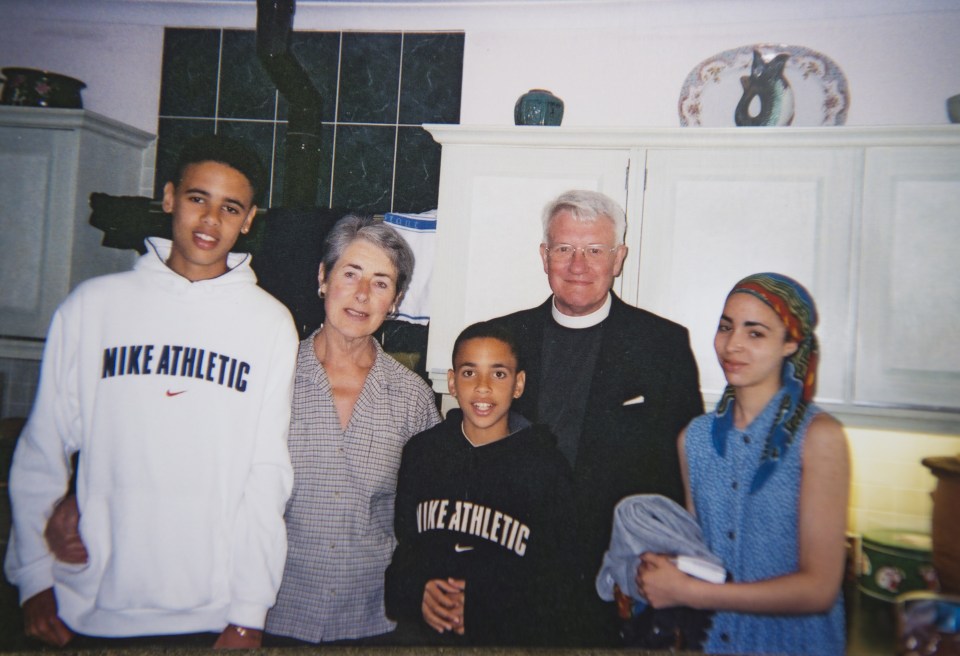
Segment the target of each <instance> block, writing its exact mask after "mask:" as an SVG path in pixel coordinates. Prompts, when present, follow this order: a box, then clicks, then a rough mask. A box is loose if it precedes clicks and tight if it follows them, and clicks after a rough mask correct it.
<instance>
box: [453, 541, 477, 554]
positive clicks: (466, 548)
mask: <svg viewBox="0 0 960 656" xmlns="http://www.w3.org/2000/svg"><path fill="white" fill-rule="evenodd" d="M453 550H454V551H456V552H457V553H463V552H464V551H473V547H471V546H470V545H469V544H468V545H464V546H462V547H461V546H460V544H459V543H457V544H455V545H453Z"/></svg>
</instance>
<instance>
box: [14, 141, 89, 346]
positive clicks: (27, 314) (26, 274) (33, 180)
mask: <svg viewBox="0 0 960 656" xmlns="http://www.w3.org/2000/svg"><path fill="white" fill-rule="evenodd" d="M75 161H76V157H75V153H74V151H73V150H72V149H71V148H70V147H69V144H68V143H66V140H65V139H64V138H63V135H62V134H60V133H58V132H56V131H51V130H6V129H4V130H0V171H3V175H2V176H0V239H2V240H3V254H4V255H3V258H2V259H3V262H2V263H0V289H3V294H2V295H0V299H2V300H0V335H16V336H22V337H32V338H41V337H43V336H44V335H45V334H46V330H47V323H48V322H49V320H50V316H51V315H52V314H53V310H54V309H55V308H56V306H57V304H58V303H59V302H60V301H61V300H62V299H63V295H64V294H65V293H66V288H65V284H64V282H63V279H64V277H65V276H64V275H63V272H64V271H67V270H69V266H70V244H71V242H72V239H73V225H72V222H66V223H67V225H65V226H62V224H63V223H64V221H63V220H62V217H70V216H71V215H72V213H73V206H72V205H71V204H70V202H69V197H68V195H69V192H70V190H72V188H73V185H74V183H75V177H74V175H73V169H72V166H71V165H72V163H73V162H75ZM65 190H66V192H68V193H64V192H65Z"/></svg>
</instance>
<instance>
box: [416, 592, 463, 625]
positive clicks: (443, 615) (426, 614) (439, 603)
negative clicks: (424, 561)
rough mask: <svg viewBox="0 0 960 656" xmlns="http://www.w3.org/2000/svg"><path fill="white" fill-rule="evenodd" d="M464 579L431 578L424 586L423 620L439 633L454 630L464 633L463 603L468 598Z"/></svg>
mask: <svg viewBox="0 0 960 656" xmlns="http://www.w3.org/2000/svg"><path fill="white" fill-rule="evenodd" d="M466 587H467V582H466V581H464V580H463V579H431V580H430V581H427V584H426V585H425V586H423V603H422V604H421V606H420V609H421V612H422V613H423V621H425V622H426V623H427V624H428V625H430V627H431V628H432V629H433V630H434V631H436V632H437V633H443V632H444V631H453V632H454V633H456V634H457V635H463V632H464V626H463V605H464V601H465V600H466V594H465V592H464V589H465V588H466Z"/></svg>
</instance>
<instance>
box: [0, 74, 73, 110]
mask: <svg viewBox="0 0 960 656" xmlns="http://www.w3.org/2000/svg"><path fill="white" fill-rule="evenodd" d="M0 72H2V73H3V77H4V83H3V93H2V94H0V104H2V105H21V106H24V107H62V108H66V109H81V108H82V107H83V100H82V99H81V98H80V90H81V89H83V88H84V87H86V86H87V85H86V84H84V83H83V82H81V81H80V80H76V79H74V78H72V77H67V76H66V75H60V74H59V73H51V72H50V71H40V70H37V69H35V68H4V69H3V70H2V71H0Z"/></svg>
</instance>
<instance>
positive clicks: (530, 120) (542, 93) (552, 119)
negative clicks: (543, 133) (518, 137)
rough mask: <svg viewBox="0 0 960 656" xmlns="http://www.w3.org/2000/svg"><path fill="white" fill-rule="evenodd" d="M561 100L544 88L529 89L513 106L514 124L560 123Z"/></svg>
mask: <svg viewBox="0 0 960 656" xmlns="http://www.w3.org/2000/svg"><path fill="white" fill-rule="evenodd" d="M562 120H563V101H562V100H560V99H559V98H557V97H556V96H555V95H553V94H552V93H550V92H549V91H547V90H546V89H530V91H528V92H526V93H525V94H523V95H522V96H520V97H519V98H518V99H517V104H516V105H514V107H513V122H514V123H515V124H516V125H560V121H562Z"/></svg>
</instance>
